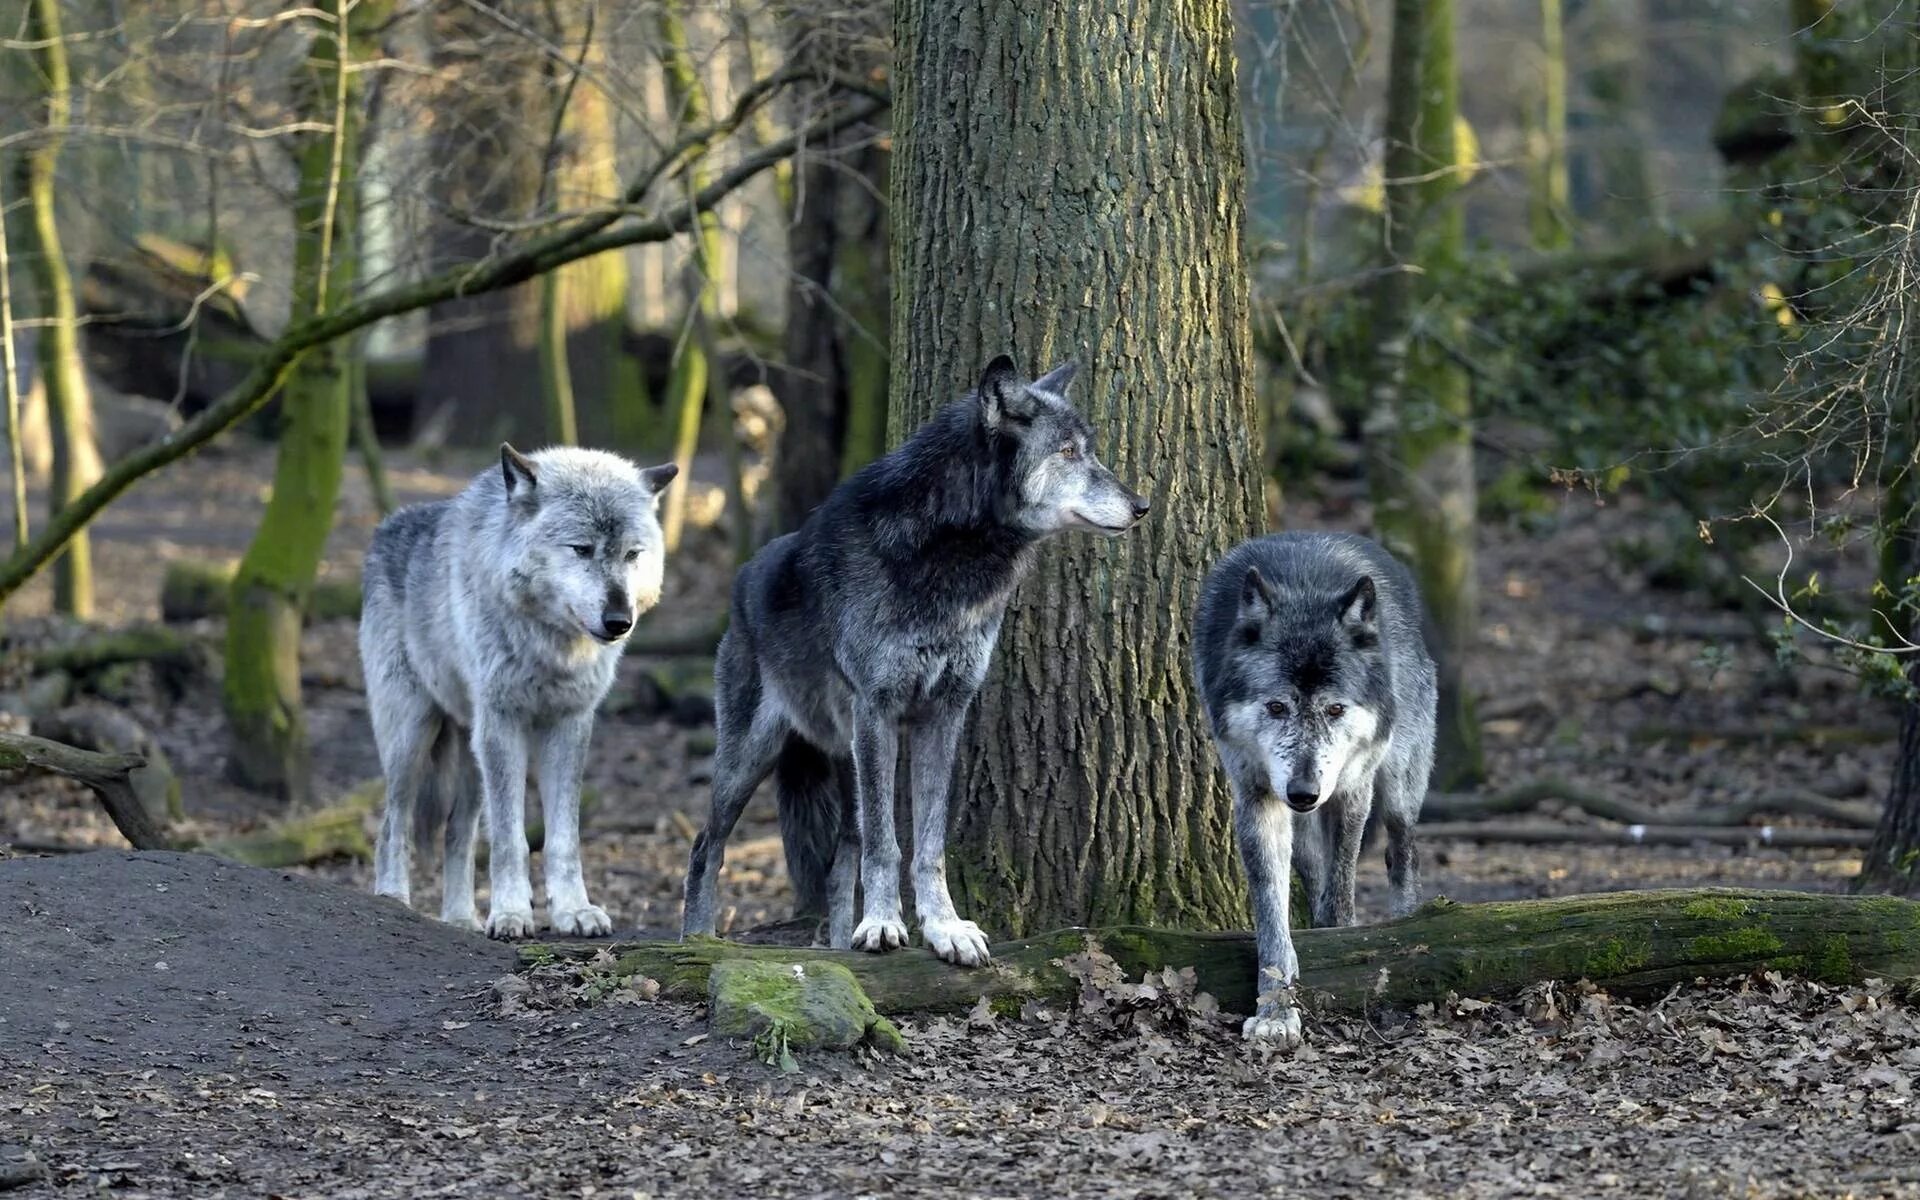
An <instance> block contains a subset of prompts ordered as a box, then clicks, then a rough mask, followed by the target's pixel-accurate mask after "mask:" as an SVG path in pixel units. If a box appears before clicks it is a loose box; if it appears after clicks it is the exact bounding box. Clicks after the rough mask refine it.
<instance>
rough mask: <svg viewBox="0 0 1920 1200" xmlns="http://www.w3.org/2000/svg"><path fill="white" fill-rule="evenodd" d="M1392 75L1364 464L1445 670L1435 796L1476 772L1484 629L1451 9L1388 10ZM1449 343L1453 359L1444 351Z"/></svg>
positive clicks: (1380, 525)
mask: <svg viewBox="0 0 1920 1200" xmlns="http://www.w3.org/2000/svg"><path fill="white" fill-rule="evenodd" d="M1393 13H1394V16H1393V50H1392V55H1391V58H1390V60H1389V65H1388V95H1387V126H1386V138H1387V157H1386V199H1387V204H1386V221H1385V223H1384V225H1383V253H1384V260H1385V264H1386V266H1387V268H1388V270H1387V271H1386V273H1385V274H1384V275H1383V276H1382V278H1381V283H1380V286H1379V291H1378V295H1377V296H1376V300H1375V309H1374V328H1373V335H1374V337H1375V339H1376V347H1377V349H1376V354H1377V357H1378V364H1377V366H1376V373H1375V383H1374V389H1375V394H1374V412H1373V414H1372V417H1371V418H1370V420H1369V439H1368V440H1369V443H1370V445H1369V461H1370V464H1371V470H1370V475H1371V485H1372V491H1373V497H1374V523H1375V526H1376V529H1377V531H1378V532H1379V534H1380V536H1381V538H1382V540H1383V541H1384V542H1385V543H1386V544H1387V545H1388V546H1389V547H1390V548H1391V549H1393V550H1394V551H1395V552H1397V553H1399V554H1401V555H1403V556H1405V557H1407V558H1409V559H1410V560H1411V562H1412V564H1413V567H1414V570H1415V573H1416V574H1417V575H1418V577H1419V580H1420V586H1421V590H1422V592H1423V593H1424V594H1425V597H1426V601H1427V607H1428V610H1429V611H1430V612H1431V614H1432V617H1433V626H1434V635H1435V641H1436V644H1435V646H1434V650H1435V651H1436V655H1435V657H1436V658H1437V660H1438V663H1439V667H1440V714H1439V730H1438V754H1437V757H1438V763H1437V771H1436V778H1435V781H1434V782H1435V785H1436V786H1438V787H1442V788H1450V789H1458V788H1461V787H1464V786H1467V785H1469V784H1471V783H1473V782H1475V781H1477V780H1478V779H1479V778H1480V776H1481V774H1482V773H1483V772H1482V766H1481V757H1480V731H1479V724H1478V721H1477V720H1476V718H1475V716H1474V711H1473V698H1472V696H1471V695H1470V694H1469V693H1468V691H1467V687H1466V681H1465V678H1464V675H1463V669H1462V668H1463V665H1464V660H1465V658H1466V656H1467V653H1468V651H1469V650H1470V648H1471V647H1472V644H1473V636H1474V630H1475V628H1476V626H1477V624H1478V616H1477V613H1476V607H1477V604H1476V596H1475V586H1474V520H1475V516H1474V510H1475V495H1474V482H1473V441H1472V435H1473V413H1472V404H1471V396H1470V394H1469V391H1468V379H1467V374H1466V371H1465V369H1464V368H1462V367H1461V366H1460V365H1459V363H1458V362H1457V361H1456V360H1455V358H1454V353H1455V348H1456V346H1457V342H1458V335H1459V331H1460V321H1459V316H1458V314H1457V313H1454V312H1452V311H1450V310H1449V308H1448V303H1447V295H1446V291H1447V286H1448V280H1449V279H1450V278H1452V275H1453V273H1454V272H1456V271H1457V270H1458V268H1459V266H1460V258H1461V254H1462V250H1463V244H1464V241H1465V228H1466V227H1465V221H1464V215H1463V213H1462V211H1461V209H1460V206H1459V205H1458V204H1457V203H1456V202H1455V200H1454V193H1455V191H1456V187H1457V184H1456V178H1455V172H1456V171H1457V170H1458V169H1459V168H1460V166H1461V163H1460V156H1459V146H1458V136H1457V131H1456V118H1457V116H1458V105H1457V99H1456V96H1457V79H1456V77H1455V73H1454V56H1453V2H1452V0H1395V3H1394V9H1393ZM1449 341H1452V342H1454V343H1455V344H1454V345H1448V344H1447V343H1448V342H1449Z"/></svg>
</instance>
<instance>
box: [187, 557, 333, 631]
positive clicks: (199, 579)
mask: <svg viewBox="0 0 1920 1200" xmlns="http://www.w3.org/2000/svg"><path fill="white" fill-rule="evenodd" d="M234 570H235V564H234V563H232V562H199V561H196V560H193V559H175V560H174V561H172V562H170V563H168V564H167V570H166V573H165V574H164V575H162V576H161V577H160V619H161V620H162V621H167V622H181V621H198V620H200V619H202V618H204V617H224V616H226V615H227V601H228V599H229V598H230V597H231V595H232V590H233V573H234ZM306 615H307V616H308V617H309V618H311V619H313V620H316V621H332V620H357V619H358V618H359V616H360V576H359V575H357V574H356V575H353V576H352V577H350V578H348V577H337V576H329V577H327V578H325V579H320V580H316V581H315V582H314V585H313V592H312V594H310V595H309V596H308V597H307V610H306Z"/></svg>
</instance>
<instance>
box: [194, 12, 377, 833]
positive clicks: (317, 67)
mask: <svg viewBox="0 0 1920 1200" xmlns="http://www.w3.org/2000/svg"><path fill="white" fill-rule="evenodd" d="M384 7H385V5H384V4H380V3H374V2H372V0H360V2H359V3H358V4H356V5H353V6H352V7H351V9H349V6H348V5H347V4H346V3H344V0H340V2H339V3H338V4H337V7H336V8H335V19H334V20H333V21H329V22H324V23H321V22H318V21H316V23H317V24H319V26H320V27H319V29H318V30H317V32H316V34H315V36H314V40H313V45H312V48H311V50H310V51H309V53H308V56H307V61H306V64H305V67H304V69H303V74H302V77H301V79H300V85H301V88H302V90H303V92H304V93H305V105H304V107H305V108H306V109H307V112H308V114H309V116H310V118H311V119H313V120H319V121H325V122H327V123H329V124H333V125H334V126H335V130H334V132H333V133H330V134H328V133H310V134H303V135H301V137H302V144H301V145H300V147H299V150H298V162H299V168H300V179H299V184H298V191H297V192H296V194H295V196H294V202H293V210H294V238H295V242H294V272H293V319H294V320H296V321H298V320H301V319H303V318H305V317H308V316H312V315H314V314H315V313H319V312H325V311H327V310H329V309H331V308H333V307H337V306H338V305H339V304H341V303H343V302H344V301H345V300H346V299H347V298H348V297H349V295H350V294H351V292H352V290H353V283H354V278H355V275H356V273H357V272H356V266H357V264H356V259H355V255H356V253H357V246H356V244H355V238H356V236H357V231H358V216H359V212H358V203H357V196H358V194H359V189H358V188H357V187H356V186H355V184H354V182H353V179H352V174H353V173H354V172H355V171H356V170H357V164H358V151H359V128H358V126H359V100H358V96H357V92H358V84H357V77H356V76H355V75H354V74H353V73H352V72H350V71H348V70H347V69H346V65H347V63H350V62H351V61H352V58H353V57H354V56H355V52H356V50H358V52H359V53H361V54H364V53H365V48H364V47H357V46H356V45H355V39H356V38H364V37H365V36H366V31H367V30H368V29H369V28H373V27H377V25H378V23H379V22H380V20H381V19H382V14H381V11H380V10H381V9H382V8H384ZM349 12H350V14H351V15H347V14H348V13H349ZM342 19H344V20H346V21H347V22H348V28H347V29H346V30H345V36H344V37H342V36H340V34H341V32H342V31H341V29H340V24H339V22H340V21H341V20H342ZM343 43H344V44H343ZM343 51H344V52H345V54H346V56H347V58H346V62H345V63H343V62H342V61H341V55H342V52H343ZM360 344H361V343H360V340H359V339H357V338H345V339H340V340H337V341H333V342H328V343H326V344H324V345H321V346H318V347H316V348H315V349H312V350H309V351H308V352H307V353H306V354H305V355H303V356H302V357H301V359H300V360H299V362H298V363H297V364H296V365H295V367H294V369H293V372H292V374H291V375H289V376H288V378H287V382H286V385H285V386H284V387H283V388H282V389H281V393H280V405H281V422H282V427H281V430H280V447H279V455H278V458H277V459H276V461H275V463H274V473H273V494H272V496H271V498H270V499H269V500H268V501H267V511H266V514H265V515H264V516H263V517H262V518H261V520H260V528H259V529H258V531H256V532H255V534H254V538H253V542H252V544H251V545H250V546H249V547H248V548H247V553H246V555H245V556H244V557H243V558H242V559H241V560H240V566H239V569H238V571H237V572H236V573H235V575H234V579H233V584H232V592H231V596H230V599H229V601H228V606H227V611H228V617H227V653H226V670H225V673H224V685H223V689H222V690H223V696H224V699H225V706H226V713H227V726H228V731H229V734H230V750H229V754H228V759H227V764H228V773H229V774H230V775H231V776H232V777H233V779H234V780H235V781H236V782H238V783H241V784H243V785H245V786H248V787H253V788H258V789H261V790H265V791H271V792H274V793H277V794H280V795H282V796H284V797H285V798H286V799H287V800H288V801H289V802H291V803H294V804H300V803H304V802H305V801H306V799H307V798H308V797H309V795H310V790H311V781H310V779H309V771H310V756H309V748H308V743H307V730H306V716H305V710H304V708H303V706H302V703H301V696H300V628H301V618H302V614H303V613H304V611H305V609H306V604H307V598H308V596H309V595H310V594H311V593H312V590H313V581H314V576H315V574H316V573H317V572H318V570H319V567H320V559H321V555H322V554H323V552H324V551H325V549H326V542H327V535H328V533H329V532H330V531H331V530H332V528H333V516H334V506H335V503H336V501H337V500H338V499H339V495H340V478H341V472H342V467H343V465H344V462H345V457H346V450H347V431H348V427H349V425H350V424H351V421H352V407H353V387H354V381H355V371H354V367H353V364H352V362H351V361H350V358H351V355H352V353H353V351H354V349H355V348H356V347H357V346H359V345H360Z"/></svg>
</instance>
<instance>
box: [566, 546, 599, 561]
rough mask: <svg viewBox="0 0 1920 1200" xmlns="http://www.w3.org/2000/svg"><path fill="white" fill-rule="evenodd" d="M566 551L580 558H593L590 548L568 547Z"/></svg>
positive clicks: (591, 548)
mask: <svg viewBox="0 0 1920 1200" xmlns="http://www.w3.org/2000/svg"><path fill="white" fill-rule="evenodd" d="M567 549H569V550H571V551H573V552H574V553H575V554H577V555H579V556H580V557H581V558H592V557H593V547H592V546H568V547H567Z"/></svg>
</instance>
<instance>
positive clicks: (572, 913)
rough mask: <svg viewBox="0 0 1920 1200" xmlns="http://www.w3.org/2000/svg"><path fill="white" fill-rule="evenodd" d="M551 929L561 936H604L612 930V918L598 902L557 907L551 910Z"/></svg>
mask: <svg viewBox="0 0 1920 1200" xmlns="http://www.w3.org/2000/svg"><path fill="white" fill-rule="evenodd" d="M553 931H554V932H555V933H557V934H559V935H560V936H561V937H605V936H607V935H608V934H610V933H612V932H613V918H612V917H609V916H608V915H607V910H606V909H604V908H601V907H600V906H599V905H598V904H589V905H586V906H585V907H583V908H558V909H555V910H554V912H553Z"/></svg>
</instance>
